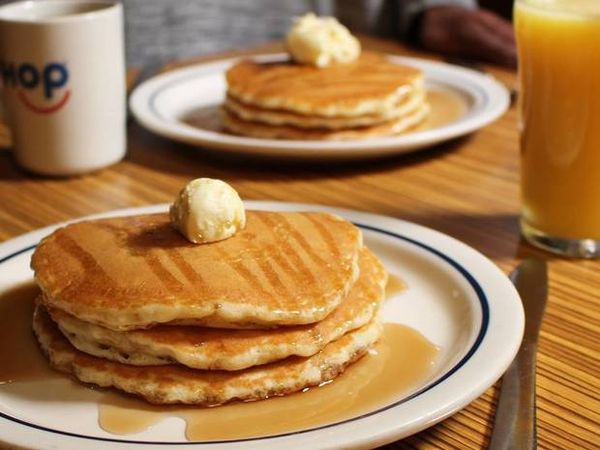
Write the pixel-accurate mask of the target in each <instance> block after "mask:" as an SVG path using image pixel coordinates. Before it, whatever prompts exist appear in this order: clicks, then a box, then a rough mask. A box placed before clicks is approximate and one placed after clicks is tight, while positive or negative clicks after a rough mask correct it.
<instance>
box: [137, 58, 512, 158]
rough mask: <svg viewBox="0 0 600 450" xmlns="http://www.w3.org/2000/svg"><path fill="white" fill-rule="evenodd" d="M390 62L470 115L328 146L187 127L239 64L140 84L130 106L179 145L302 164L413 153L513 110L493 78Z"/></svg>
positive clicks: (413, 61)
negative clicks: (418, 73)
mask: <svg viewBox="0 0 600 450" xmlns="http://www.w3.org/2000/svg"><path fill="white" fill-rule="evenodd" d="M284 57H285V56H284V55H281V54H279V55H262V56H258V57H256V59H258V60H259V61H277V60H281V59H283V58H284ZM389 59H390V60H391V61H392V62H395V63H399V64H407V65H411V66H415V67H418V68H420V69H422V70H423V71H424V73H425V80H426V85H427V87H428V89H433V90H441V91H448V90H450V91H453V92H454V93H455V94H458V95H460V96H461V97H462V98H463V99H464V100H465V103H466V105H467V111H466V113H465V114H464V115H463V116H462V117H461V118H460V119H458V120H456V121H454V122H451V123H448V124H446V125H443V126H440V127H437V128H433V129H429V130H425V131H416V132H413V133H407V134H401V135H398V136H392V137H381V138H372V139H366V140H351V141H327V142H324V141H294V140H279V139H257V138H248V137H242V136H234V135H231V134H226V133H223V132H219V131H211V130H209V129H202V128H198V127H195V126H191V125H188V124H186V123H185V122H183V120H182V118H183V117H185V116H187V115H188V114H189V113H190V112H191V111H194V110H197V109H198V108H203V107H207V108H209V107H212V106H217V105H220V104H221V103H222V102H223V99H224V96H225V90H226V84H225V78H224V73H225V71H226V70H227V69H228V68H229V67H230V66H231V65H232V64H233V63H235V62H236V61H238V59H229V60H223V61H218V62H213V63H206V64H198V65H194V66H190V67H186V68H183V69H178V70H174V71H171V72H168V73H165V74H163V75H158V76H156V77H154V78H151V79H149V80H147V81H145V82H144V83H142V84H140V85H139V86H138V87H137V88H136V89H135V90H134V92H133V94H132V95H131V99H130V103H129V104H130V107H131V111H132V112H133V115H134V116H135V117H136V119H137V120H138V121H139V122H140V123H141V124H142V125H143V126H145V127H146V128H148V129H149V130H151V131H153V132H155V133H157V134H159V135H161V136H165V137H168V138H171V139H174V140H176V141H180V142H185V143H187V144H192V145H198V146H203V147H206V148H209V149H218V150H220V151H227V152H234V153H244V154H251V155H262V156H269V157H280V158H303V159H324V158H327V159H336V158H339V159H350V158H367V157H375V156H382V155H389V154H396V153H405V152H410V151H414V150H418V149H421V148H424V147H427V146H431V145H434V144H438V143H440V142H443V141H446V140H448V139H452V138H456V137H458V136H462V135H465V134H467V133H471V132H473V131H475V130H477V129H479V128H481V127H483V126H485V125H487V124H488V123H490V122H492V121H493V120H495V119H497V118H498V117H499V116H500V115H501V114H503V113H504V112H505V111H506V109H507V108H508V105H509V94H508V92H507V90H506V88H505V87H504V86H503V85H501V84H500V83H498V82H497V81H495V80H494V79H493V78H492V77H491V76H489V75H485V74H482V73H479V72H475V71H473V70H469V69H465V68H462V67H458V66H453V65H450V64H443V63H439V62H433V61H427V60H424V59H419V58H407V57H399V56H391V55H390V56H389ZM215 113H216V111H215Z"/></svg>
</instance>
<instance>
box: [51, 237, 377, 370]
mask: <svg viewBox="0 0 600 450" xmlns="http://www.w3.org/2000/svg"><path fill="white" fill-rule="evenodd" d="M359 265H360V278H359V279H358V280H357V282H356V283H355V284H354V286H353V287H352V289H351V290H350V292H349V294H348V296H347V297H346V298H345V299H344V301H343V302H342V303H341V304H340V306H338V307H337V308H336V309H335V310H334V311H333V312H332V313H331V314H329V315H328V316H327V317H326V318H325V319H323V320H322V321H321V322H317V323H316V324H311V325H300V326H295V327H279V328H276V329H272V330H219V329H209V328H201V327H189V326H188V327H182V326H168V325H161V326H156V327H153V328H151V329H148V330H138V331H125V332H123V331H113V330H109V329H107V328H104V327H100V326H97V325H93V324H90V323H87V322H83V321H81V320H78V319H77V318H75V317H73V316H70V315H68V314H65V313H63V312H60V311H57V310H50V315H51V317H52V319H53V320H54V321H55V322H56V323H57V325H58V326H59V328H60V330H61V331H62V332H63V334H64V335H65V336H66V337H67V338H68V339H69V341H70V342H71V344H72V345H73V346H74V347H76V348H77V349H78V350H80V351H82V352H85V353H88V354H91V355H94V356H98V357H101V358H106V359H109V360H111V361H118V362H121V363H123V364H131V365H140V366H148V365H165V364H172V363H179V364H183V365H185V366H188V367H191V368H195V369H210V370H216V369H220V370H240V369H245V368H248V367H251V366H255V365H260V364H266V363H269V362H272V361H277V360H280V359H284V358H287V357H288V356H292V355H296V356H304V357H308V356H312V355H314V354H315V353H317V352H318V351H320V350H321V349H322V348H323V347H324V346H325V345H327V344H329V343H330V342H332V341H334V340H336V339H339V338H340V337H341V336H343V335H344V334H346V333H348V332H349V331H352V330H354V329H356V328H359V327H361V326H363V325H365V324H366V323H368V322H370V321H371V320H372V319H373V317H374V316H375V314H376V312H377V310H378V309H379V305H380V303H381V301H382V300H383V297H384V291H385V285H386V282H387V273H386V271H385V268H384V267H383V265H382V264H381V262H380V261H379V260H378V259H377V257H376V256H375V255H373V254H372V253H371V252H370V251H369V250H368V249H367V248H365V247H363V249H362V250H361V257H360V264H359Z"/></svg>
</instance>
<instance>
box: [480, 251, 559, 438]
mask: <svg viewBox="0 0 600 450" xmlns="http://www.w3.org/2000/svg"><path fill="white" fill-rule="evenodd" d="M510 278H511V280H512V282H513V284H514V285H515V287H516V288H517V291H518V292H519V295H520V297H521V301H522V302H523V309H524V310H525V331H524V334H523V341H522V342H521V347H520V348H519V351H518V352H517V356H516V357H515V359H514V360H513V362H512V364H511V365H510V366H509V368H508V370H507V371H506V373H505V374H504V376H503V377H502V385H501V386H500V394H499V398H498V407H497V408H496V415H495V417H494V426H493V431H492V437H491V440H490V446H489V447H488V448H489V450H513V449H514V450H527V449H536V448H537V435H536V413H535V362H536V353H537V344H538V337H539V333H540V327H541V324H542V319H543V317H544V309H545V307H546V299H547V296H548V270H547V266H546V262H545V261H541V260H539V259H533V258H532V259H526V260H525V261H523V262H522V263H521V264H520V265H519V267H517V268H516V269H515V270H514V271H513V272H512V274H511V275H510Z"/></svg>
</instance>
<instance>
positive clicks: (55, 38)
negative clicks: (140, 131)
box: [0, 0, 126, 176]
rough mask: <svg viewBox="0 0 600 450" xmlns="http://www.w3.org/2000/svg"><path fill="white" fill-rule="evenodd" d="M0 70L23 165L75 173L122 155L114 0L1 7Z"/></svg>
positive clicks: (53, 0) (121, 81)
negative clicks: (110, 0) (109, 0)
mask: <svg viewBox="0 0 600 450" xmlns="http://www.w3.org/2000/svg"><path fill="white" fill-rule="evenodd" d="M0 76H1V79H2V91H3V92H2V93H3V106H4V108H5V114H6V119H7V122H8V125H9V127H10V128H11V131H12V136H13V148H14V154H15V158H16V160H17V162H18V163H19V164H20V165H21V166H22V167H24V168H25V169H27V170H30V171H33V172H37V173H41V174H46V175H61V176H64V175H75V174H80V173H85V172H89V171H93V170H96V169H99V168H101V167H104V166H107V165H109V164H112V163H115V162H117V161H119V160H120V159H122V158H123V156H124V155H125V148H126V136H125V121H126V114H125V112H126V110H125V108H126V98H125V95H126V91H125V55H124V40H123V8H122V6H121V4H119V3H115V2H102V1H80V0H48V1H46V0H44V1H23V2H17V3H11V4H8V5H5V6H3V7H0Z"/></svg>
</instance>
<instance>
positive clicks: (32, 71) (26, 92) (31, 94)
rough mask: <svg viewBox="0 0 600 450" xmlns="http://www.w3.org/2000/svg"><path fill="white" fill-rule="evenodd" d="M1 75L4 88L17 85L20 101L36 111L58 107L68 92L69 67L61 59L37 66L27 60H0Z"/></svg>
mask: <svg viewBox="0 0 600 450" xmlns="http://www.w3.org/2000/svg"><path fill="white" fill-rule="evenodd" d="M0 75H1V76H2V83H3V85H4V88H13V89H16V90H17V97H18V99H19V101H20V102H21V103H23V105H24V106H25V107H26V108H27V109H29V110H31V111H33V112H36V113H38V114H52V113H55V112H57V111H59V110H60V109H61V108H62V107H63V106H65V105H66V104H67V103H68V101H69V97H70V96H71V90H70V89H69V88H68V82H69V70H68V68H67V65H66V64H64V63H59V62H49V63H48V64H46V65H45V66H43V67H37V66H36V65H34V64H31V63H28V62H24V63H20V64H16V63H11V62H5V61H0Z"/></svg>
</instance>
